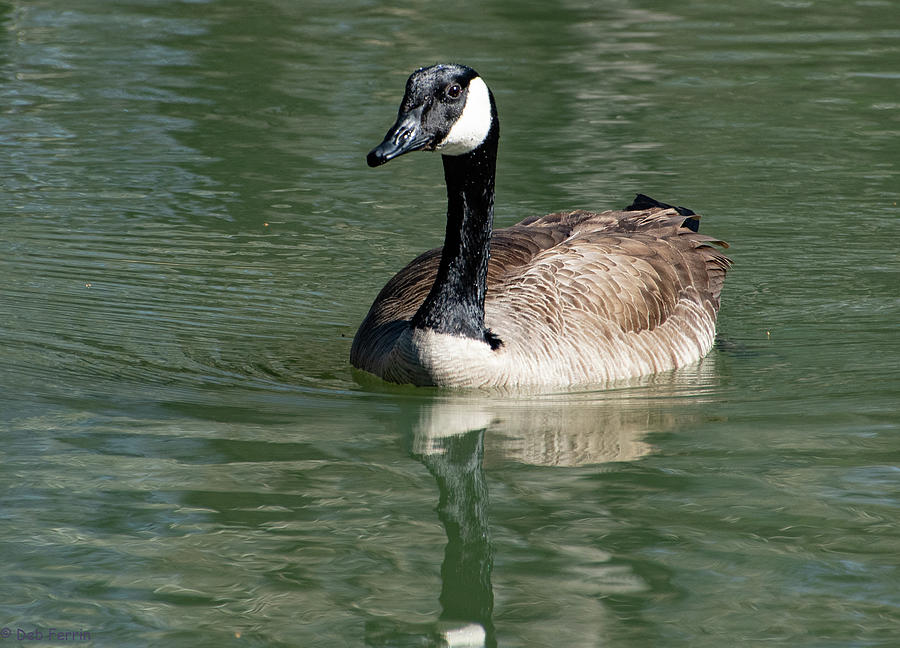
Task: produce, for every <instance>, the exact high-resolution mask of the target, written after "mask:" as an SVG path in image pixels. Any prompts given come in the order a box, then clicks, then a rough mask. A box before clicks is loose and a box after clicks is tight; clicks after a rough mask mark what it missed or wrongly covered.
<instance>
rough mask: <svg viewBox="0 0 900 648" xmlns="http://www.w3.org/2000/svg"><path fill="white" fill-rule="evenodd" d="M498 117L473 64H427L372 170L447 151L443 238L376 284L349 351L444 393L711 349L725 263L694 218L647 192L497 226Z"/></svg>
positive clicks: (649, 369)
mask: <svg viewBox="0 0 900 648" xmlns="http://www.w3.org/2000/svg"><path fill="white" fill-rule="evenodd" d="M499 135H500V124H499V121H498V118H497V108H496V104H495V103H494V97H493V95H492V94H491V91H490V90H489V89H488V87H487V85H485V83H484V81H483V80H482V79H481V77H480V76H478V74H477V73H476V72H475V70H473V69H472V68H469V67H466V66H464V65H455V64H449V65H448V64H444V65H434V66H431V67H426V68H421V69H419V70H416V71H415V72H413V73H412V75H411V76H410V77H409V80H408V81H407V83H406V93H405V95H404V97H403V101H402V102H401V104H400V110H399V113H398V116H397V121H396V123H395V124H394V125H393V126H392V127H391V129H390V130H389V131H388V132H387V135H385V138H384V141H383V142H382V143H381V144H379V145H378V146H376V147H375V148H374V149H373V150H372V151H371V152H370V153H369V155H368V157H367V158H366V159H367V162H368V164H369V166H372V167H375V166H379V165H381V164H384V163H385V162H387V161H388V160H392V159H393V158H395V157H398V156H400V155H403V154H404V153H409V152H410V151H419V150H426V151H439V152H440V153H441V154H442V160H443V163H444V179H445V181H446V183H447V231H446V235H445V239H444V245H443V247H441V248H435V249H433V250H430V251H428V252H425V253H424V254H422V255H421V256H419V257H417V258H416V259H414V260H413V261H412V262H410V263H409V265H407V266H406V267H405V268H403V269H402V270H401V271H400V272H398V273H397V274H396V275H395V276H394V277H393V278H392V279H391V280H390V281H389V282H388V283H387V285H386V286H385V287H384V288H383V289H382V290H381V292H380V293H379V294H378V297H377V298H376V299H375V303H373V304H372V307H371V309H370V310H369V313H368V315H366V318H365V320H363V323H362V324H361V325H360V328H359V331H357V333H356V337H355V338H354V340H353V347H352V349H351V351H350V362H351V363H352V364H353V366H354V367H357V368H358V369H362V370H364V371H367V372H370V373H372V374H375V375H376V376H378V377H380V378H382V379H384V380H387V381H390V382H395V383H412V384H414V385H432V386H443V387H490V386H570V385H585V384H602V383H608V382H610V381H613V380H618V379H623V378H631V377H637V376H641V375H646V374H650V373H654V372H659V371H665V370H668V369H674V368H676V367H680V366H684V365H686V364H689V363H691V362H694V361H696V360H698V359H699V358H701V357H702V356H703V355H705V354H706V353H707V352H708V351H709V350H710V348H712V345H713V340H714V337H715V324H716V313H717V311H718V308H719V293H720V291H721V289H722V284H723V282H724V280H725V272H726V270H727V269H728V267H729V266H730V264H731V262H730V260H729V259H728V258H727V257H725V256H723V255H722V254H721V253H719V252H718V251H717V250H716V249H715V248H713V247H711V246H710V245H708V243H709V242H716V243H719V244H721V245H723V247H727V245H725V244H724V243H722V242H721V241H716V240H715V239H713V238H712V237H708V236H703V235H701V234H698V233H697V226H698V220H697V219H698V218H699V217H698V216H696V215H695V214H694V212H692V211H690V210H687V209H684V208H681V207H677V208H673V207H670V206H669V205H665V204H663V203H659V202H657V201H655V200H653V199H652V198H648V197H647V196H643V195H641V194H638V197H637V199H636V200H635V202H634V203H633V204H632V205H631V206H629V207H627V208H626V209H625V210H624V211H606V212H602V213H594V212H588V211H580V210H579V211H569V212H558V213H554V214H549V215H547V216H540V217H532V218H526V219H525V220H523V221H522V222H520V223H518V224H516V225H513V226H512V227H507V228H505V229H499V230H497V231H495V232H493V235H492V232H491V229H492V221H493V213H494V173H495V169H496V160H497V143H498V141H499Z"/></svg>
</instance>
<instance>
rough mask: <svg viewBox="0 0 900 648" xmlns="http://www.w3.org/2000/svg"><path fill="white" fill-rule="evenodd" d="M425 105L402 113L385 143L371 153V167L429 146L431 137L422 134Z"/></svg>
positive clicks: (368, 159)
mask: <svg viewBox="0 0 900 648" xmlns="http://www.w3.org/2000/svg"><path fill="white" fill-rule="evenodd" d="M424 111H425V105H424V104H423V105H421V106H419V107H417V108H413V109H412V110H410V111H409V112H405V113H404V112H401V113H400V115H399V116H398V117H397V123H396V124H394V125H393V126H392V127H391V129H390V130H389V131H388V132H387V135H385V136H384V141H383V142H381V144H379V145H378V146H376V147H375V148H373V149H372V150H371V151H369V154H368V155H367V156H366V163H367V164H368V165H369V166H370V167H377V166H381V165H382V164H384V163H385V162H387V161H388V160H393V159H394V158H395V157H398V156H400V155H403V154H404V153H409V152H410V151H418V150H421V149H423V148H425V146H427V145H428V142H429V141H430V139H431V138H430V137H428V135H425V134H423V133H422V113H423V112H424Z"/></svg>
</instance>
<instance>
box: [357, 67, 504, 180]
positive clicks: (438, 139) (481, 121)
mask: <svg viewBox="0 0 900 648" xmlns="http://www.w3.org/2000/svg"><path fill="white" fill-rule="evenodd" d="M492 128H493V129H494V130H496V129H497V128H498V126H497V109H496V106H495V104H494V98H493V96H492V95H491V91H490V90H489V89H488V87H487V85H485V83H484V81H483V80H482V79H481V77H480V76H478V73H477V72H476V71H475V70H473V69H472V68H470V67H466V66H465V65H456V64H441V65H432V66H431V67H425V68H421V69H419V70H416V71H415V72H413V73H412V74H411V75H410V77H409V80H408V81H407V82H406V93H405V94H404V96H403V101H402V102H401V103H400V110H399V111H398V113H397V121H396V123H395V124H394V125H393V126H392V127H391V128H390V130H389V131H388V132H387V134H386V135H385V136H384V141H383V142H381V144H379V145H378V146H376V147H375V148H374V149H372V150H371V151H370V152H369V155H368V156H367V157H366V162H367V163H368V165H369V166H371V167H376V166H380V165H382V164H384V163H385V162H387V161H388V160H392V159H394V158H395V157H398V156H400V155H403V154H404V153H409V152H410V151H438V152H440V153H442V154H443V155H454V156H455V155H463V154H465V153H470V152H472V151H474V150H476V149H477V148H479V147H480V146H482V145H483V144H484V143H485V141H486V140H487V139H488V135H489V134H490V133H491V130H492Z"/></svg>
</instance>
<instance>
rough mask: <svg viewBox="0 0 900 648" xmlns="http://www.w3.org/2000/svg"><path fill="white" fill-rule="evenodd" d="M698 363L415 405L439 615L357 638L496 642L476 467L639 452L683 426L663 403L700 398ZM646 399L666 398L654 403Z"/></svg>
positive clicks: (377, 642)
mask: <svg viewBox="0 0 900 648" xmlns="http://www.w3.org/2000/svg"><path fill="white" fill-rule="evenodd" d="M708 370H709V363H707V366H706V368H703V367H699V366H698V367H695V368H693V369H691V370H689V371H687V372H677V373H675V374H671V375H670V376H669V377H668V381H667V382H666V383H664V384H659V383H657V384H654V385H650V386H648V385H647V384H646V383H644V384H643V385H641V386H638V387H636V388H633V389H624V390H621V391H617V392H602V393H591V394H581V395H572V394H568V395H546V394H545V395H540V394H539V395H532V396H529V397H526V396H520V397H518V398H505V399H488V398H485V396H484V395H469V396H465V395H453V396H439V397H437V398H435V399H434V400H432V401H429V402H427V403H425V404H423V406H422V408H421V410H420V412H419V417H418V420H417V421H416V423H415V425H414V428H413V430H412V431H411V435H410V437H411V438H410V449H411V454H412V456H413V457H415V458H416V459H418V460H419V461H421V462H422V463H423V464H424V465H425V467H426V468H427V469H428V471H429V472H430V473H431V474H432V476H433V477H434V479H435V482H436V484H437V487H438V492H439V499H438V505H437V515H438V519H439V520H440V521H441V524H442V525H443V527H444V530H445V532H446V535H447V544H446V546H445V549H444V559H443V563H442V565H441V581H442V586H441V592H440V595H439V601H440V605H441V614H440V617H439V619H438V621H437V622H436V623H432V624H426V625H411V624H404V627H403V629H402V630H401V629H400V628H399V627H398V624H385V623H384V622H370V623H369V624H367V627H366V639H367V645H370V646H406V645H410V646H412V645H416V646H422V645H427V646H451V647H463V646H465V647H474V646H484V647H493V646H496V645H497V638H496V632H495V628H494V622H493V608H494V594H493V588H492V584H491V572H492V568H493V562H494V546H493V544H492V542H491V534H490V526H489V523H488V508H489V494H488V486H487V481H486V478H485V467H488V468H491V467H492V466H498V465H501V464H504V463H509V462H515V463H522V464H528V465H537V466H548V467H560V468H565V467H575V466H585V465H591V464H594V465H598V466H602V465H603V464H607V463H610V462H624V461H633V460H636V459H640V458H641V457H643V456H645V455H647V454H649V453H651V452H652V449H653V448H652V446H651V445H650V444H649V443H648V442H647V441H645V440H644V438H645V436H646V435H647V434H648V432H651V431H653V432H660V431H665V430H670V429H672V428H674V427H675V426H676V424H678V425H684V424H685V422H686V421H685V413H684V409H683V408H679V407H674V408H673V407H670V406H668V405H671V404H672V402H673V397H674V400H677V399H678V397H679V396H683V397H686V398H688V397H689V398H691V400H692V402H696V399H697V398H698V397H702V389H701V390H700V392H699V396H698V389H697V386H698V384H702V383H703V380H702V379H701V380H699V383H698V378H702V377H703V373H705V372H706V371H708ZM698 372H699V373H698ZM689 385H690V386H691V387H692V388H691V389H688V386H689ZM648 398H649V399H650V400H651V401H652V402H653V403H657V404H658V403H660V402H664V403H667V405H666V406H663V407H657V406H654V405H653V404H651V403H648ZM676 412H677V414H676ZM423 642H424V643H423Z"/></svg>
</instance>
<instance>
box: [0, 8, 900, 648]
mask: <svg viewBox="0 0 900 648" xmlns="http://www.w3.org/2000/svg"><path fill="white" fill-rule="evenodd" d="M441 60H454V61H459V62H464V63H468V64H470V65H472V66H473V67H475V68H476V69H478V70H479V71H480V72H481V74H482V75H483V76H484V78H485V79H486V80H487V81H488V83H489V84H490V85H491V86H492V88H493V89H494V92H495V94H496V97H497V101H498V104H499V109H500V114H501V118H502V123H503V136H502V142H501V152H500V162H499V169H498V195H497V221H498V223H499V224H500V225H507V224H511V223H513V222H516V221H517V220H519V219H521V218H524V217H526V216H530V215H533V214H540V213H546V212H548V211H553V210H559V209H564V208H576V207H584V208H594V209H604V208H612V207H621V206H624V205H625V204H627V203H628V201H629V200H630V199H631V197H632V195H633V193H635V192H636V191H642V192H645V193H648V194H650V195H652V196H654V197H656V198H658V199H661V200H666V201H671V202H675V203H678V204H682V205H685V206H688V207H691V208H693V209H694V210H696V211H698V212H700V213H702V214H703V215H704V220H703V229H704V231H706V232H708V233H711V234H714V235H715V236H717V237H721V238H723V239H725V240H727V241H729V242H730V243H731V245H732V248H731V251H730V253H731V256H732V257H733V259H734V260H735V267H734V269H733V270H732V272H731V273H730V274H729V277H728V281H727V283H726V287H725V292H724V297H723V305H722V311H721V315H720V324H719V342H718V344H717V347H716V349H715V350H714V351H713V353H712V354H711V355H710V356H709V357H708V358H706V359H705V360H704V361H703V362H702V363H701V364H699V365H698V366H695V367H690V368H688V369H685V370H683V371H680V372H677V373H675V374H671V375H664V376H659V377H656V378H654V379H651V380H646V381H642V382H640V383H636V384H633V385H625V386H621V387H619V388H616V389H611V390H606V391H602V390H598V391H592V392H587V393H577V394H555V395H554V394H551V395H545V396H542V397H540V398H530V397H516V396H514V395H505V396H489V395H474V396H473V395H468V396H462V395H453V394H441V393H436V392H433V391H428V390H413V389H384V388H381V387H379V386H377V385H371V384H364V385H363V384H359V383H358V382H357V381H356V380H355V377H354V375H353V374H352V373H351V370H350V367H349V364H348V359H347V358H348V354H349V348H350V341H351V339H352V336H353V333H354V331H355V328H356V326H357V324H358V323H359V322H360V321H361V319H362V317H363V316H364V314H365V312H366V310H367V309H368V306H369V304H370V303H371V300H372V298H373V297H374V295H375V294H376V293H377V291H378V290H379V289H380V287H381V286H382V285H383V284H384V282H385V281H386V280H387V279H388V278H389V277H390V275H391V274H392V272H394V271H396V270H397V269H399V268H400V267H401V266H402V265H403V264H404V263H406V261H407V260H409V259H410V258H412V257H413V256H414V255H416V254H418V253H419V252H420V251H422V250H424V249H426V248H427V247H430V246H433V245H436V244H439V243H440V239H441V236H442V232H443V227H444V224H443V208H444V207H443V192H444V189H443V185H442V174H441V170H440V162H439V160H438V159H437V157H436V156H434V155H429V154H424V153H423V154H417V155H411V156H407V157H406V158H404V159H400V160H397V161H396V162H393V163H391V164H389V165H387V166H386V167H384V168H380V169H376V170H371V169H368V168H367V167H366V166H365V162H364V157H365V154H366V152H367V151H368V150H369V149H370V148H371V147H372V146H374V145H375V144H377V143H378V142H379V141H380V140H381V137H382V136H383V134H384V132H385V130H386V129H387V127H388V126H390V124H391V123H392V121H393V119H394V117H395V114H396V109H397V105H398V101H399V99H400V97H401V95H402V90H403V84H404V82H405V79H406V76H407V75H408V74H409V72H410V71H411V70H412V69H414V68H415V67H417V66H420V65H425V64H430V63H433V62H435V61H441ZM898 141H900V8H898V5H897V4H896V3H895V2H892V1H884V2H879V1H878V0H872V1H859V2H845V1H844V0H832V1H821V2H788V1H783V2H776V1H758V2H746V3H730V2H724V1H722V0H699V1H697V2H662V1H660V0H655V1H653V0H647V1H644V2H640V1H638V0H627V1H626V0H613V1H611V2H604V3H602V5H601V4H599V3H592V2H583V1H582V2H579V1H568V2H562V3H512V2H508V3H507V2H487V3H469V4H465V3H464V4H455V5H454V4H452V3H444V4H433V5H432V4H426V3H417V2H404V3H400V4H393V5H390V6H386V5H381V4H378V3H371V2H344V1H336V2H327V3H326V2H321V3H313V2H290V1H288V0H249V1H248V0H241V1H238V0H210V1H206V2H204V1H188V0H184V1H176V0H129V1H127V2H115V3H114V2H103V1H102V0H81V1H79V2H68V1H64V0H28V1H25V0H21V1H13V2H9V1H7V2H2V1H0V185H2V188H0V189H2V190H0V270H2V281H0V560H2V562H0V564H2V566H3V587H2V588H0V625H2V627H3V628H7V629H8V630H9V632H11V633H12V636H11V637H10V638H8V639H4V642H5V643H4V645H22V646H36V645H96V646H162V645H165V646H183V647H186V648H187V647H197V646H266V647H270V646H276V647H277V646H359V645H369V646H422V645H438V643H437V642H438V640H439V637H440V636H441V634H442V633H445V634H446V633H449V635H448V636H459V634H455V635H454V632H457V633H461V632H462V631H463V629H465V628H468V630H469V631H472V632H474V633H475V634H478V633H481V634H482V635H484V636H485V639H486V642H487V643H488V645H499V646H613V647H616V648H619V647H629V648H630V647H645V646H679V647H681V646H683V647H691V648H695V647H710V648H713V647H720V646H729V645H778V646H810V647H812V646H815V647H835V648H837V647H841V648H844V647H848V646H851V647H864V646H865V647H869V646H896V645H898V639H897V637H898V636H900V469H898V463H900V437H898V433H900V414H898V403H900V383H898V374H900V343H898V342H900V336H898V333H900V331H898V322H900V289H898V285H900V245H898V240H900V227H898V222H900V220H898V216H900V210H898V206H897V201H898V198H900V155H898V151H900V148H898ZM51 628H54V629H55V631H56V632H57V633H59V632H65V631H68V632H70V633H76V632H77V633H90V637H89V638H88V637H87V636H86V635H85V634H78V635H75V634H72V635H70V636H69V638H68V639H66V640H60V639H59V637H58V635H57V636H55V638H54V636H51V635H50V629H51ZM19 631H22V632H25V633H28V632H40V633H42V636H43V639H40V640H38V639H35V638H34V637H36V635H31V637H32V638H29V637H28V636H25V637H22V636H19V637H18V638H17V632H19Z"/></svg>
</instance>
